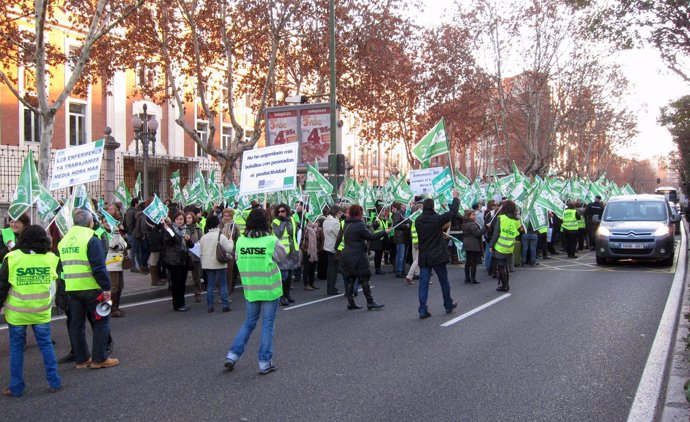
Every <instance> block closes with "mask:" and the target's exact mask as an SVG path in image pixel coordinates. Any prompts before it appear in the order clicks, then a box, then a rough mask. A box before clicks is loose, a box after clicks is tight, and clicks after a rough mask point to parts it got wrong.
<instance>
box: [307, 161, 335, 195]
mask: <svg viewBox="0 0 690 422" xmlns="http://www.w3.org/2000/svg"><path fill="white" fill-rule="evenodd" d="M315 164H316V167H315V166H312V165H311V164H309V163H307V179H306V181H305V182H304V191H305V192H323V193H331V192H333V185H332V184H331V182H329V181H328V179H326V178H325V177H323V175H322V174H321V173H320V172H319V167H318V165H319V164H318V163H317V162H315Z"/></svg>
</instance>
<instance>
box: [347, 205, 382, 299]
mask: <svg viewBox="0 0 690 422" xmlns="http://www.w3.org/2000/svg"><path fill="white" fill-rule="evenodd" d="M363 214H364V212H363V210H362V207H361V206H359V205H351V206H350V217H349V218H348V219H347V220H346V221H345V226H344V228H343V236H342V241H343V243H344V244H345V247H344V249H343V255H342V257H341V258H340V264H341V270H342V272H343V276H344V277H345V296H347V309H348V310H353V309H361V308H362V307H361V306H358V305H357V304H356V303H355V299H354V296H353V295H354V290H355V282H356V281H358V280H359V282H360V283H361V284H362V290H363V291H364V297H365V298H366V299H367V309H368V310H370V311H378V310H380V309H381V308H383V305H380V304H378V303H376V302H375V301H374V297H373V296H372V295H371V286H370V285H369V280H370V279H371V270H370V265H369V257H368V256H367V241H371V240H377V239H381V238H383V237H384V236H386V235H387V234H388V233H390V230H391V229H389V228H388V229H385V230H380V231H378V232H376V233H372V232H371V231H369V229H368V228H367V226H366V224H364V220H363Z"/></svg>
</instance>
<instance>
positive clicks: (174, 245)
mask: <svg viewBox="0 0 690 422" xmlns="http://www.w3.org/2000/svg"><path fill="white" fill-rule="evenodd" d="M173 233H174V232H173ZM163 238H164V239H165V240H164V243H165V262H166V264H168V265H187V257H188V256H189V248H191V247H193V246H194V244H193V243H191V242H185V240H184V238H183V237H182V236H180V235H179V234H177V233H174V234H173V235H172V236H171V235H170V233H169V232H168V230H165V229H164V230H163Z"/></svg>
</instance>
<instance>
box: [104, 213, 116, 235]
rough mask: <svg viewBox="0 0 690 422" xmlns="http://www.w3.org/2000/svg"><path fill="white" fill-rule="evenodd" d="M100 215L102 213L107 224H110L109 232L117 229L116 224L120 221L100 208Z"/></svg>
mask: <svg viewBox="0 0 690 422" xmlns="http://www.w3.org/2000/svg"><path fill="white" fill-rule="evenodd" d="M101 215H103V218H105V221H107V222H108V225H109V226H110V233H115V230H117V226H118V225H119V224H120V222H119V221H117V220H116V219H115V217H113V216H112V215H110V214H109V213H108V211H106V210H102V211H101Z"/></svg>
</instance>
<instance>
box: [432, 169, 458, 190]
mask: <svg viewBox="0 0 690 422" xmlns="http://www.w3.org/2000/svg"><path fill="white" fill-rule="evenodd" d="M431 187H432V188H433V190H434V192H436V193H438V194H441V193H446V192H447V191H449V190H451V189H452V188H453V173H452V172H451V171H450V167H446V168H444V169H443V171H441V172H440V173H439V174H437V175H436V177H434V178H433V179H431Z"/></svg>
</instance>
